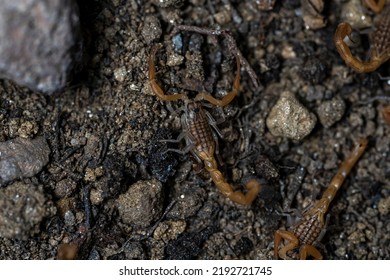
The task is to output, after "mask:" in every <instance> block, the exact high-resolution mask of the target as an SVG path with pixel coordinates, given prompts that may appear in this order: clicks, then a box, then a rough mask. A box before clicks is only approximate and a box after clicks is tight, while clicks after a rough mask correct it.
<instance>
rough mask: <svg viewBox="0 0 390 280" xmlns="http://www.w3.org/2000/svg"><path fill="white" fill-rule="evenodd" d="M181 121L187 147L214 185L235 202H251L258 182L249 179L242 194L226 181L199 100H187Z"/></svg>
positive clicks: (211, 132) (245, 203) (213, 136)
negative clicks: (244, 192)
mask: <svg viewBox="0 0 390 280" xmlns="http://www.w3.org/2000/svg"><path fill="white" fill-rule="evenodd" d="M182 122H183V123H182V125H183V127H184V128H185V130H186V131H185V133H186V134H187V135H186V139H187V144H188V148H187V149H189V150H190V152H191V153H192V154H193V155H194V156H195V158H196V159H197V160H198V161H201V162H203V164H204V166H205V168H206V170H207V171H208V172H209V174H210V177H211V179H212V180H213V182H214V184H215V185H216V187H217V188H218V189H219V190H220V191H221V192H222V193H223V194H224V195H225V196H226V197H228V198H229V199H230V200H232V201H234V202H236V203H239V204H242V205H249V204H251V203H252V201H253V200H254V199H255V198H256V196H257V194H258V193H259V191H260V184H259V183H258V182H257V181H256V180H254V179H252V180H249V181H248V183H247V184H246V188H247V190H248V192H247V193H246V194H243V193H241V192H239V191H234V189H233V187H232V185H230V184H229V183H227V182H226V180H225V178H224V176H223V174H222V173H221V171H219V169H218V164H217V161H216V160H215V156H214V154H215V149H216V136H215V134H214V133H213V131H212V128H211V126H210V117H209V116H208V115H207V114H206V112H205V111H204V110H203V107H202V104H201V103H200V102H188V103H187V105H186V112H185V114H184V117H183V119H182Z"/></svg>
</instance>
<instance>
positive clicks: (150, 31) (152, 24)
mask: <svg viewBox="0 0 390 280" xmlns="http://www.w3.org/2000/svg"><path fill="white" fill-rule="evenodd" d="M161 34H162V30H161V24H160V21H159V20H158V18H157V17H156V16H152V15H148V16H146V17H145V20H144V26H143V28H142V37H144V39H145V42H146V43H147V44H151V43H152V42H153V41H155V40H158V39H159V38H160V36H161Z"/></svg>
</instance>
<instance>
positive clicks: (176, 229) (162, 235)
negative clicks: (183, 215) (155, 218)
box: [153, 220, 186, 242]
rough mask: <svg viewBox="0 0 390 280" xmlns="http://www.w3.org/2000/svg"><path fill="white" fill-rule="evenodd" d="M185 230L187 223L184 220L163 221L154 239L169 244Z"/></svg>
mask: <svg viewBox="0 0 390 280" xmlns="http://www.w3.org/2000/svg"><path fill="white" fill-rule="evenodd" d="M185 228H186V222H185V221H183V220H176V221H175V220H168V221H163V222H161V223H160V224H159V225H158V226H157V228H156V229H155V231H154V233H153V238H154V239H156V240H163V241H164V242H168V241H169V240H173V239H176V238H177V236H178V235H179V234H181V233H183V231H184V230H185Z"/></svg>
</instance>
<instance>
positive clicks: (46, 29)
mask: <svg viewBox="0 0 390 280" xmlns="http://www.w3.org/2000/svg"><path fill="white" fill-rule="evenodd" d="M80 39H81V37H80V23H79V16H78V8H77V5H76V4H75V2H74V0H3V1H0V77H2V78H7V79H11V80H14V81H15V82H17V83H18V84H21V85H24V86H27V87H29V88H31V89H32V90H37V91H42V92H47V93H51V92H54V91H56V90H59V89H61V88H63V87H64V86H65V84H66V82H67V79H68V75H69V73H70V71H71V70H72V68H73V66H74V64H75V58H76V56H80V51H81V49H80V47H81V41H80Z"/></svg>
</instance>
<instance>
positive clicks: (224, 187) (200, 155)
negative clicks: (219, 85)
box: [148, 46, 261, 205]
mask: <svg viewBox="0 0 390 280" xmlns="http://www.w3.org/2000/svg"><path fill="white" fill-rule="evenodd" d="M157 48H158V46H155V47H154V48H153V49H152V51H151V54H150V57H149V71H148V76H149V77H148V78H149V83H150V86H151V89H152V91H153V92H154V94H156V95H157V96H158V97H159V98H160V99H161V100H163V101H177V100H184V114H183V115H182V117H181V124H182V128H183V133H182V134H181V135H180V136H179V138H178V140H181V138H183V137H185V139H186V148H185V149H184V150H183V153H185V152H191V153H192V155H193V156H194V157H195V159H196V160H197V161H198V162H199V163H203V164H204V166H205V168H206V170H207V171H208V173H209V174H210V177H211V179H212V181H213V182H214V184H215V185H216V187H217V188H218V189H219V190H220V191H221V192H222V194H224V195H225V196H226V197H228V198H229V199H230V200H232V201H233V202H236V203H238V204H242V205H249V204H251V203H252V202H253V200H254V199H255V198H256V197H257V194H258V193H259V192H260V190H261V185H260V184H259V183H258V182H257V180H255V179H250V180H249V181H248V182H247V183H246V185H245V188H246V189H247V192H246V193H245V194H244V193H242V192H240V191H234V188H233V186H232V185H231V184H229V183H228V182H227V181H226V179H225V178H224V176H223V174H222V173H221V172H220V171H219V169H218V164H217V161H216V159H215V153H216V147H217V136H216V135H215V133H214V131H213V130H212V128H211V127H213V128H214V130H215V131H216V132H217V133H219V132H218V129H217V127H216V123H215V121H214V120H213V119H212V117H211V115H210V114H209V113H208V112H207V111H205V110H204V109H203V106H202V103H201V101H202V100H206V101H208V102H209V103H211V104H213V105H215V106H220V107H223V106H226V105H228V104H229V103H230V102H231V101H232V100H233V99H234V97H235V96H236V95H237V93H238V90H239V87H240V59H239V57H238V55H237V54H235V58H236V62H237V72H236V76H235V79H234V82H233V89H232V90H231V91H230V92H229V93H227V94H226V95H225V96H224V97H223V98H222V99H216V98H214V97H212V96H211V95H209V94H207V93H203V92H200V93H198V94H197V95H196V97H195V99H194V101H191V100H189V99H188V97H187V96H186V95H184V94H178V93H176V94H172V95H166V94H165V93H164V91H163V90H162V89H161V87H160V86H159V85H158V83H157V82H156V79H155V66H154V58H155V55H156V51H157ZM219 134H220V133H219Z"/></svg>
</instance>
